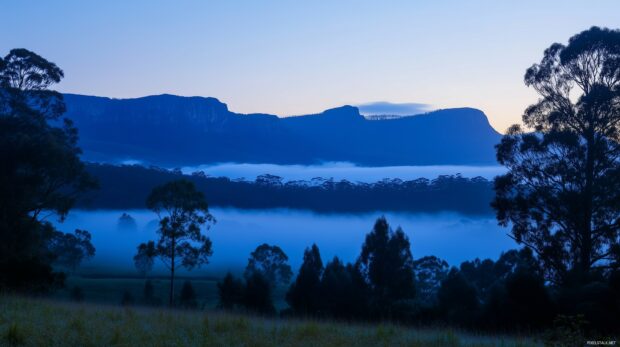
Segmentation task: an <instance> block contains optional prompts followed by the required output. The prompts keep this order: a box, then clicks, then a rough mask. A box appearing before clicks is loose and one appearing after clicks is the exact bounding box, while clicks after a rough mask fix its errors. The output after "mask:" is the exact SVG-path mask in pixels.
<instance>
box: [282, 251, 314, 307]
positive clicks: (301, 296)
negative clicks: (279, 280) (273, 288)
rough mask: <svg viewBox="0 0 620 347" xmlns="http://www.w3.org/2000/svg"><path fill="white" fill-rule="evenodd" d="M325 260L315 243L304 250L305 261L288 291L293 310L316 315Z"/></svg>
mask: <svg viewBox="0 0 620 347" xmlns="http://www.w3.org/2000/svg"><path fill="white" fill-rule="evenodd" d="M322 273H323V261H322V260H321V254H320V252H319V247H317V245H315V244H313V245H312V247H311V248H306V250H305V251H304V261H303V263H302V264H301V267H300V268H299V273H298V274H297V278H296V279H295V282H293V284H291V287H290V288H289V290H288V292H287V293H286V301H287V302H288V304H289V305H290V306H291V308H292V309H293V311H294V312H295V313H297V314H302V315H316V314H317V313H318V311H319V309H320V301H321V295H320V285H321V275H322Z"/></svg>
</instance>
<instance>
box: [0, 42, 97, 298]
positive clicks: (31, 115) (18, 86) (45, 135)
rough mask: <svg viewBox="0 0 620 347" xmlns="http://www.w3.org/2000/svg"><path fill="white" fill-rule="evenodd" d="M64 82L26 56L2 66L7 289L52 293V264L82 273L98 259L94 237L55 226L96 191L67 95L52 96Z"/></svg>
mask: <svg viewBox="0 0 620 347" xmlns="http://www.w3.org/2000/svg"><path fill="white" fill-rule="evenodd" d="M63 76H64V75H63V72H62V70H61V69H60V68H58V67H57V66H56V65H55V64H54V63H52V62H49V61H47V60H46V59H44V58H43V57H41V56H39V55H37V54H36V53H34V52H31V51H28V50H26V49H13V50H11V51H10V52H9V54H7V55H6V56H5V57H4V58H2V59H0V148H1V150H0V162H1V163H2V165H1V166H0V240H1V242H0V268H1V270H0V273H1V275H0V285H1V286H7V287H12V288H27V287H33V286H34V287H37V288H39V289H44V288H49V286H50V285H51V284H52V283H53V282H57V280H58V279H60V277H59V276H57V275H59V274H60V273H54V271H53V269H52V267H51V265H53V264H55V263H56V264H63V265H68V266H69V267H75V266H77V264H79V262H80V261H81V260H82V259H84V258H86V257H88V256H91V255H92V254H93V252H94V249H93V247H92V245H91V244H90V235H89V234H88V232H86V231H79V232H77V231H76V234H75V236H73V235H69V234H64V233H62V232H60V231H58V230H56V228H55V227H54V226H53V225H52V224H51V223H50V222H49V220H48V218H49V217H50V216H53V215H55V216H57V217H58V218H59V219H60V220H61V221H62V220H63V219H64V218H65V216H66V215H67V213H68V212H69V210H70V209H71V207H72V206H73V205H74V203H75V201H76V198H77V197H78V196H79V195H80V194H82V193H84V192H85V191H86V190H88V189H91V188H94V187H95V182H94V180H93V179H92V177H91V176H90V175H89V174H88V173H87V172H86V171H85V169H84V164H83V163H82V161H81V160H80V153H81V151H80V149H79V148H78V146H77V130H76V129H75V128H74V127H73V125H72V123H71V122H70V121H69V120H67V119H64V118H63V117H62V115H63V113H64V110H65V107H64V103H63V99H62V95H61V94H60V93H58V92H56V91H54V90H52V89H50V88H51V86H52V85H53V84H55V83H58V82H59V81H60V80H61V79H62V77H63ZM76 247H77V248H76ZM74 251H75V252H74ZM69 254H71V256H69ZM69 258H71V259H69Z"/></svg>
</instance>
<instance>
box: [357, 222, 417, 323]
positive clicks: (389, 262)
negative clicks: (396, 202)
mask: <svg viewBox="0 0 620 347" xmlns="http://www.w3.org/2000/svg"><path fill="white" fill-rule="evenodd" d="M358 266H359V268H360V270H361V273H362V274H363V275H364V277H365V278H366V280H367V282H368V284H369V286H370V289H371V293H372V302H373V306H374V308H375V309H376V310H378V311H380V312H383V313H389V312H386V311H389V310H390V305H391V304H392V303H394V302H395V301H398V300H406V299H413V298H414V296H415V284H414V272H413V257H412V255H411V249H410V245H409V239H408V238H407V235H405V233H404V232H403V230H402V229H401V228H400V227H399V228H398V229H396V232H393V231H392V230H391V228H390V226H389V224H388V222H387V220H386V219H385V217H381V218H379V219H377V221H376V223H375V226H374V228H373V230H372V231H371V232H370V233H369V234H367V235H366V240H365V241H364V244H363V245H362V252H361V254H360V256H359V258H358Z"/></svg>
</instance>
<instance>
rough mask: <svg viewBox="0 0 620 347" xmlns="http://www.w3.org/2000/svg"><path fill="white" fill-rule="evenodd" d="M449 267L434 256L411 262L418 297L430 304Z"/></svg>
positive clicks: (435, 298) (434, 298)
mask: <svg viewBox="0 0 620 347" xmlns="http://www.w3.org/2000/svg"><path fill="white" fill-rule="evenodd" d="M449 269H450V267H449V266H448V263H447V262H446V261H445V260H441V259H439V258H437V257H435V256H426V257H422V258H420V259H418V260H415V261H414V262H413V271H414V273H415V280H416V289H417V291H418V294H419V296H418V299H419V300H421V301H422V302H424V303H427V304H432V303H434V302H435V301H436V300H437V291H438V290H439V286H440V285H441V281H443V280H444V279H445V278H446V276H447V275H448V270H449Z"/></svg>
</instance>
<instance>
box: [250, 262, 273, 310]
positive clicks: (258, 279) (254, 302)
mask: <svg viewBox="0 0 620 347" xmlns="http://www.w3.org/2000/svg"><path fill="white" fill-rule="evenodd" d="M245 282H246V283H245V288H244V289H243V306H244V308H245V309H246V310H248V311H251V312H255V313H259V314H265V315H272V314H275V312H276V309H275V307H274V306H273V299H272V297H271V293H272V289H271V283H270V282H269V280H268V279H267V278H265V276H263V274H262V273H260V272H256V271H254V272H252V273H251V274H250V275H249V276H247V277H246V280H245Z"/></svg>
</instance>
